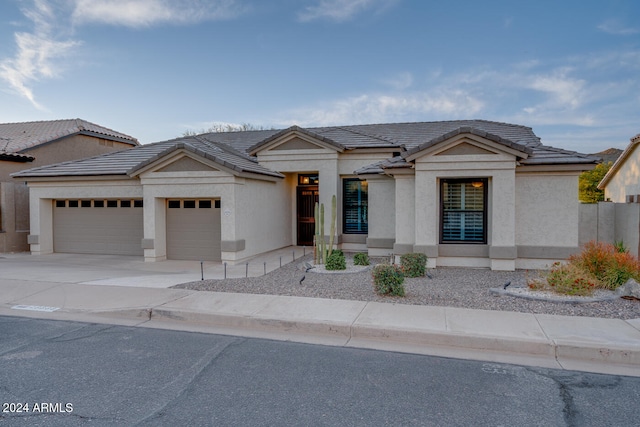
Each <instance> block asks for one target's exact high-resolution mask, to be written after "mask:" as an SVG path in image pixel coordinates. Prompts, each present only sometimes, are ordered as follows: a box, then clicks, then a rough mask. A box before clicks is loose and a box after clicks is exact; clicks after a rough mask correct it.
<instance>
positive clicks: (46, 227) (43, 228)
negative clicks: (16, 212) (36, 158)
mask: <svg viewBox="0 0 640 427" xmlns="http://www.w3.org/2000/svg"><path fill="white" fill-rule="evenodd" d="M29 206H30V208H29V210H30V212H29V216H30V217H29V218H30V223H31V225H30V227H31V228H30V233H29V236H28V237H27V240H28V243H29V244H30V249H31V253H32V254H33V255H44V254H50V253H53V202H52V200H51V199H43V198H41V197H40V194H39V191H38V189H34V188H32V189H31V191H30V192H29Z"/></svg>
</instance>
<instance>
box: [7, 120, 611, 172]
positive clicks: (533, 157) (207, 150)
mask: <svg viewBox="0 0 640 427" xmlns="http://www.w3.org/2000/svg"><path fill="white" fill-rule="evenodd" d="M292 131H298V132H303V133H305V134H308V135H311V136H314V137H317V138H320V139H321V140H324V141H326V142H327V143H329V144H331V145H333V146H335V147H336V148H337V149H339V150H340V151H342V150H352V149H358V148H386V149H393V150H394V151H396V152H403V155H404V157H406V156H407V155H408V154H407V153H415V152H417V151H419V150H421V149H424V148H425V147H428V146H429V144H436V143H437V142H439V141H442V140H444V139H446V138H448V137H451V136H453V135H455V134H459V133H461V132H471V133H475V134H477V135H481V136H483V137H485V138H488V139H491V140H493V141H496V142H498V143H500V144H503V145H505V146H508V147H511V148H513V149H515V150H518V151H521V152H523V153H526V154H527V155H526V156H523V159H522V160H521V163H522V164H527V165H543V164H545V165H546V164H589V163H596V162H597V160H598V159H596V158H594V157H590V156H589V155H586V154H581V153H576V152H573V151H567V150H562V149H558V148H553V147H548V146H544V145H542V143H541V142H540V138H538V137H537V136H536V135H535V134H534V133H533V130H532V129H531V128H529V127H526V126H520V125H514V124H509V123H500V122H491V121H486V120H453V121H445V122H419V123H388V124H372V125H352V126H328V127H312V128H300V127H297V126H293V127H291V128H288V129H285V130H275V129H272V130H258V131H241V132H221V133H206V134H202V135H197V136H189V137H183V138H177V139H173V140H169V141H162V142H157V143H155V144H147V145H143V146H140V147H136V148H134V149H132V150H125V151H122V152H117V153H110V154H105V155H102V156H98V157H93V158H90V159H84V160H77V161H72V162H66V163H61V164H58V165H52V166H46V167H42V168H37V169H31V170H27V171H23V172H19V173H17V174H16V176H69V175H70V176H82V175H87V176H90V175H130V174H134V173H135V172H136V171H137V170H139V169H141V168H143V167H144V166H145V165H148V164H149V163H151V162H153V161H154V160H156V159H158V158H160V157H161V156H163V155H166V154H167V153H168V152H170V151H172V150H175V149H178V147H181V148H184V149H187V150H192V151H193V152H194V153H199V154H201V155H203V156H204V157H207V158H209V159H211V160H212V161H215V162H217V163H219V164H221V165H224V166H226V167H228V168H231V169H233V170H236V171H241V172H252V173H258V174H263V175H269V176H278V177H282V175H281V174H279V173H278V172H275V171H272V170H269V169H267V168H265V167H263V166H261V165H259V164H258V163H257V160H256V158H255V157H253V156H252V155H251V154H252V153H254V152H255V150H257V149H259V148H260V147H262V146H264V145H266V144H268V143H269V142H270V141H273V140H274V139H275V138H277V137H279V136H282V135H285V134H286V133H287V132H292ZM404 157H401V156H397V155H396V156H394V157H392V158H390V159H387V160H384V161H382V162H378V163H375V164H373V165H369V166H367V167H366V168H362V169H360V170H359V173H381V172H382V171H383V170H384V169H385V168H387V169H388V168H403V167H411V164H409V163H407V162H406V161H405V159H404Z"/></svg>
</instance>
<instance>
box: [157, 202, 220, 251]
mask: <svg viewBox="0 0 640 427" xmlns="http://www.w3.org/2000/svg"><path fill="white" fill-rule="evenodd" d="M184 202H185V201H184V200H169V201H168V203H167V206H168V207H167V258H168V259H182V260H196V261H220V260H221V252H220V241H221V235H222V234H221V227H220V208H219V207H218V208H216V207H215V205H216V204H215V203H214V202H213V200H211V202H212V203H200V202H202V201H199V202H198V203H195V206H196V207H189V208H185V207H184V206H194V203H193V200H191V201H188V203H186V204H185V203H184ZM200 206H209V207H202V208H201V207H200ZM218 206H219V204H218Z"/></svg>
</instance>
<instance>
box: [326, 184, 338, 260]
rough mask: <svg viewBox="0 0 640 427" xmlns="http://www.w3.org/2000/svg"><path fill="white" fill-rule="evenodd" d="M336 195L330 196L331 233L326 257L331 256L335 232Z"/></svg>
mask: <svg viewBox="0 0 640 427" xmlns="http://www.w3.org/2000/svg"><path fill="white" fill-rule="evenodd" d="M336 205H337V201H336V196H335V194H334V195H333V196H332V197H331V231H330V233H331V235H330V236H329V253H328V254H327V257H330V256H331V252H332V251H333V237H334V235H335V234H336Z"/></svg>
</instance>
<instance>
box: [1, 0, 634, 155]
mask: <svg viewBox="0 0 640 427" xmlns="http://www.w3.org/2000/svg"><path fill="white" fill-rule="evenodd" d="M75 117H79V118H83V119H86V120H89V121H92V122H95V123H98V124H100V125H103V126H107V127H110V128H113V129H115V130H118V131H121V132H124V133H128V134H130V135H132V136H135V137H137V138H138V139H139V140H140V141H141V142H142V143H149V142H154V141H160V140H165V139H170V138H173V137H177V136H180V135H181V134H182V133H183V132H184V131H185V130H193V131H199V130H202V129H206V128H209V127H211V126H212V125H213V124H216V123H223V124H224V123H230V124H239V123H251V124H253V125H256V126H261V127H265V128H272V127H274V128H282V127H287V126H290V125H292V124H298V125H300V126H326V125H345V124H361V123H384V122H400V121H402V122H406V121H433V120H456V119H472V118H477V119H486V120H495V121H501V122H508V123H517V124H521V125H525V126H530V127H532V128H533V129H534V131H535V132H536V134H537V135H538V136H540V137H541V138H542V141H543V143H545V144H547V145H553V146H557V147H561V148H566V149H571V150H577V151H581V152H596V151H600V150H603V149H605V148H608V147H619V148H624V147H625V146H626V145H627V144H628V142H629V139H630V138H631V137H632V136H634V135H636V134H638V133H640V2H639V1H637V0H599V1H594V0H580V1H574V0H564V1H557V0H554V1H547V0H535V1H527V0H508V1H507V0H505V1H495V0H486V1H475V0H470V1H461V0H458V1H456V0H450V1H442V0H438V1H428V0H423V1H419V0H272V1H264V0H209V1H206V0H4V1H2V2H1V3H0V122H16V121H31V120H53V119H63V118H75Z"/></svg>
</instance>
